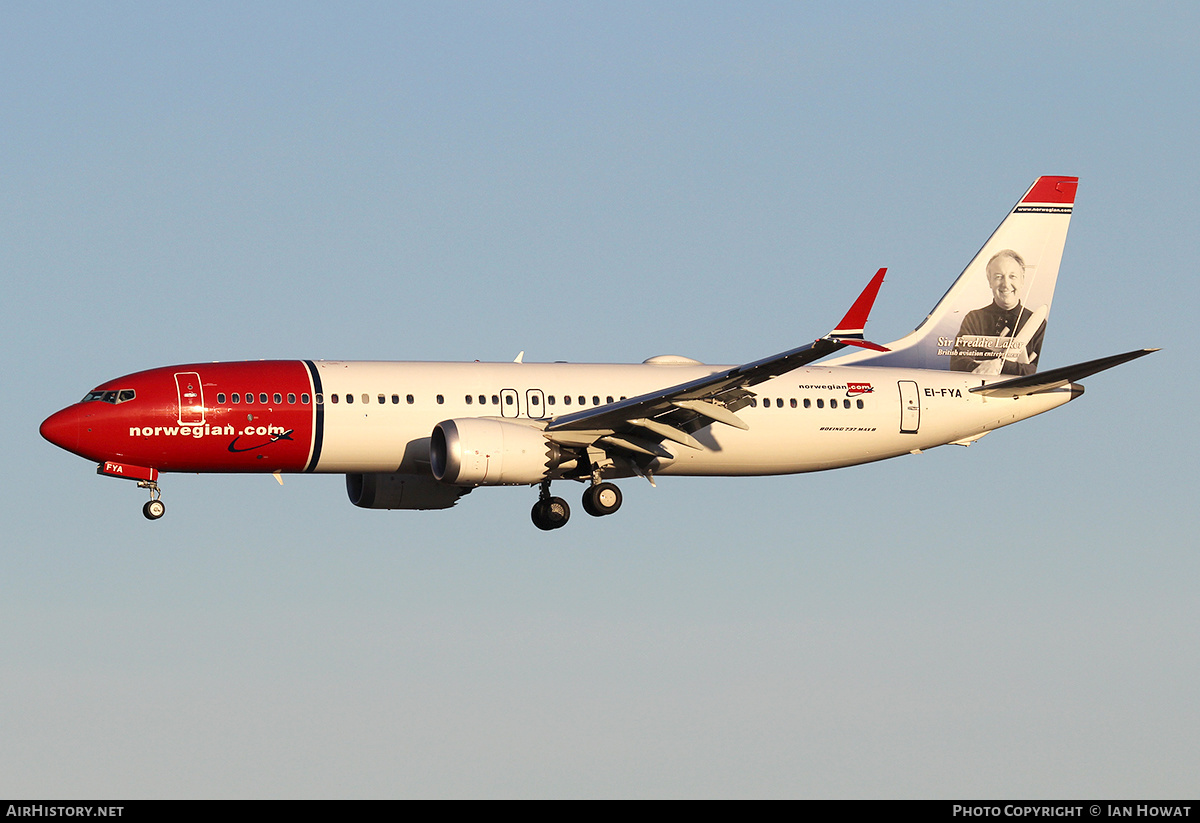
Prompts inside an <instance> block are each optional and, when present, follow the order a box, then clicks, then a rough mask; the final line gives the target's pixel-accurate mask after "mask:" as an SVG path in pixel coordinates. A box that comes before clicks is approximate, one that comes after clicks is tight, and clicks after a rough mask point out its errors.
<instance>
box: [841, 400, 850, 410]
mask: <svg viewBox="0 0 1200 823" xmlns="http://www.w3.org/2000/svg"><path fill="white" fill-rule="evenodd" d="M842 408H843V409H848V408H850V400H849V399H846V400H843V401H842Z"/></svg>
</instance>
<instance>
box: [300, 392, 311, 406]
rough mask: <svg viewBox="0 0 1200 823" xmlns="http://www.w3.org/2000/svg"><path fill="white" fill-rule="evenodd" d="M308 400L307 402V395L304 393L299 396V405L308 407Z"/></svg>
mask: <svg viewBox="0 0 1200 823" xmlns="http://www.w3.org/2000/svg"><path fill="white" fill-rule="evenodd" d="M308 400H309V397H308V393H307V392H305V393H304V394H302V395H300V402H301V403H303V404H304V405H306V406H307V405H308Z"/></svg>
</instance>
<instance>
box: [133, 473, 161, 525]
mask: <svg viewBox="0 0 1200 823" xmlns="http://www.w3.org/2000/svg"><path fill="white" fill-rule="evenodd" d="M138 488H139V489H149V490H150V500H149V502H147V503H146V505H144V506H142V515H143V516H144V517H145V518H146V519H147V520H157V519H158V518H160V517H162V516H163V515H164V514H166V513H167V507H166V505H165V504H164V503H163V502H162V492H161V491H159V490H158V484H157V483H155V482H154V481H153V480H141V481H139V482H138Z"/></svg>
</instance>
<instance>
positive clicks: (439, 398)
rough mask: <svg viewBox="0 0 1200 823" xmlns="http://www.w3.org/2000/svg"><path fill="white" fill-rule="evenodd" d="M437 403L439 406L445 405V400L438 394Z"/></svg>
mask: <svg viewBox="0 0 1200 823" xmlns="http://www.w3.org/2000/svg"><path fill="white" fill-rule="evenodd" d="M437 401H438V405H439V406H440V405H442V404H443V403H445V402H446V398H444V397H442V396H441V395H440V394H439V395H438V396H437Z"/></svg>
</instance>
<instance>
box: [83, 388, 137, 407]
mask: <svg viewBox="0 0 1200 823" xmlns="http://www.w3.org/2000/svg"><path fill="white" fill-rule="evenodd" d="M136 396H137V392H135V391H134V390H133V389H116V390H113V389H108V390H107V391H105V390H102V389H96V390H95V391H90V392H88V393H87V394H86V395H84V398H83V400H80V401H79V402H80V403H90V402H92V401H93V400H103V401H104V402H105V403H113V404H116V403H127V402H128V401H130V400H132V399H133V398H134V397H136Z"/></svg>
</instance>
